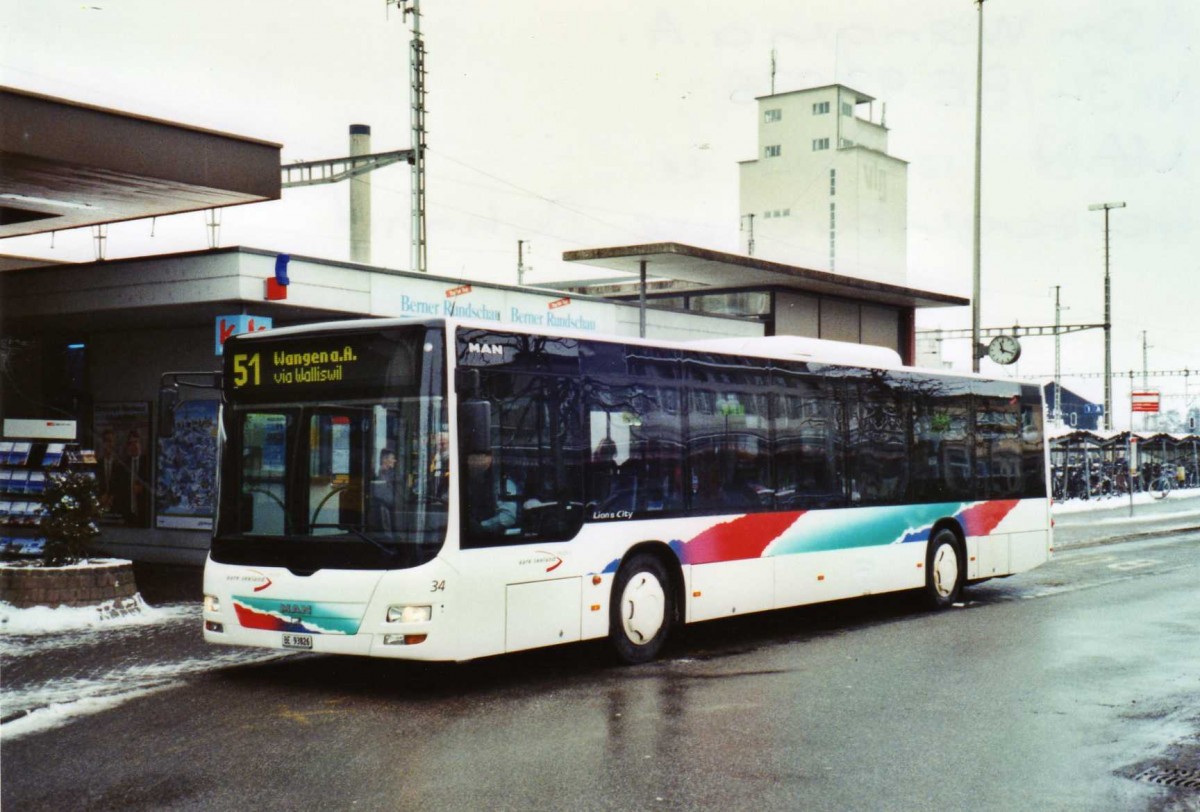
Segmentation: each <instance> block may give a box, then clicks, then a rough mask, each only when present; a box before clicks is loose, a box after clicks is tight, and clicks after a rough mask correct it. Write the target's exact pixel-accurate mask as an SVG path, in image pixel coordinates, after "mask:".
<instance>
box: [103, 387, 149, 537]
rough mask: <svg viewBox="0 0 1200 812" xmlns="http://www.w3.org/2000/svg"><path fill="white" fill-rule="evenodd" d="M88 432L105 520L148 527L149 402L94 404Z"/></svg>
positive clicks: (112, 522) (131, 525) (129, 525)
mask: <svg viewBox="0 0 1200 812" xmlns="http://www.w3.org/2000/svg"><path fill="white" fill-rule="evenodd" d="M92 431H93V435H92V437H93V442H94V443H95V444H96V480H97V482H98V483H99V485H100V506H101V509H102V510H103V511H104V513H103V518H104V520H105V522H107V523H109V524H122V525H125V526H127V527H149V526H150V483H151V477H152V473H151V464H152V463H151V460H150V402H149V401H128V402H119V403H97V404H96V405H95V407H94V408H93V410H92Z"/></svg>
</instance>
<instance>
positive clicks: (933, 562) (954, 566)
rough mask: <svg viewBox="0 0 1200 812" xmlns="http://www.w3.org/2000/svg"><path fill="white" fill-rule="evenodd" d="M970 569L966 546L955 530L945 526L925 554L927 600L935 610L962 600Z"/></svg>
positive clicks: (931, 541) (934, 537)
mask: <svg viewBox="0 0 1200 812" xmlns="http://www.w3.org/2000/svg"><path fill="white" fill-rule="evenodd" d="M966 576H967V569H966V567H965V566H963V555H962V546H961V545H960V544H959V543H958V536H956V535H955V534H954V531H953V530H950V529H949V528H945V527H943V528H942V529H941V530H939V531H938V532H937V533H935V534H934V536H933V538H932V539H930V540H929V549H928V550H927V552H926V553H925V597H926V599H927V600H928V602H929V605H930V606H931V607H932V608H934V609H945V608H946V607H947V606H951V605H953V604H955V603H957V602H958V600H959V599H960V598H961V597H962V590H963V582H964V581H965V580H966Z"/></svg>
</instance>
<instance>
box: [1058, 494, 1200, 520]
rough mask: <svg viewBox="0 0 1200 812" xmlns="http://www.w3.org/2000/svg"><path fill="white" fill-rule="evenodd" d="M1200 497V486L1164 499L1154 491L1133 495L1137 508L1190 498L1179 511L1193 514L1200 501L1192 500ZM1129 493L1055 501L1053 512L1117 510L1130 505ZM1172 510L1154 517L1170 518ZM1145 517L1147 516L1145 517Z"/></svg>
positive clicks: (1199, 509) (1197, 509)
mask: <svg viewBox="0 0 1200 812" xmlns="http://www.w3.org/2000/svg"><path fill="white" fill-rule="evenodd" d="M1196 498H1200V488H1188V489H1185V490H1177V491H1171V493H1170V494H1168V495H1167V496H1166V498H1164V499H1156V498H1155V497H1154V494H1152V493H1135V494H1134V495H1133V505H1134V507H1135V508H1136V507H1137V506H1138V505H1161V506H1164V509H1165V507H1166V506H1168V505H1172V504H1175V503H1177V502H1180V501H1181V500H1184V499H1187V500H1189V502H1188V504H1187V506H1186V507H1184V506H1181V507H1180V510H1179V511H1177V512H1178V513H1180V514H1192V513H1196V512H1198V511H1200V503H1196V502H1192V501H1190V500H1192V499H1196ZM1129 502H1130V500H1129V494H1124V495H1121V496H1111V497H1108V498H1098V499H1068V500H1067V501H1065V502H1055V503H1054V507H1053V508H1052V512H1053V513H1054V515H1055V516H1058V515H1061V514H1065V513H1087V512H1090V511H1097V510H1116V509H1118V508H1123V507H1128V506H1129ZM1170 513H1171V511H1169V510H1166V511H1165V512H1162V513H1155V514H1154V518H1156V519H1159V518H1163V519H1165V518H1168V517H1169V514H1170ZM1143 518H1145V517H1143Z"/></svg>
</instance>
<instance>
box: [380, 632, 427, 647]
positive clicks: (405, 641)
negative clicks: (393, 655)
mask: <svg viewBox="0 0 1200 812" xmlns="http://www.w3.org/2000/svg"><path fill="white" fill-rule="evenodd" d="M428 636H429V635H427V634H385V635H384V636H383V644H384V645H385V646H415V645H417V644H418V643H424V642H425V638H426V637H428Z"/></svg>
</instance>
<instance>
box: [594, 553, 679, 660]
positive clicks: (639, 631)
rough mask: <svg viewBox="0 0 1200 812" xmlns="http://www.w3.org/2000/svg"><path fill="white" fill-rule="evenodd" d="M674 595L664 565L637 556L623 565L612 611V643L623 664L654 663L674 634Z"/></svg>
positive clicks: (618, 577) (610, 627) (610, 620)
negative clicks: (670, 634) (671, 632)
mask: <svg viewBox="0 0 1200 812" xmlns="http://www.w3.org/2000/svg"><path fill="white" fill-rule="evenodd" d="M672 617H674V596H673V595H672V593H671V580H670V578H669V577H668V575H667V569H666V567H664V566H663V563H662V562H661V561H660V560H658V559H657V558H655V557H654V556H650V555H635V556H634V557H633V558H631V559H629V560H628V561H626V562H625V563H624V564H622V565H621V569H619V570H618V571H617V577H616V580H615V581H614V582H613V600H612V608H611V609H610V611H609V630H608V636H609V640H610V641H611V642H612V646H613V650H614V651H615V652H616V655H617V658H618V659H620V660H621V662H624V663H629V664H636V663H645V662H649V661H650V660H653V659H654V658H655V657H657V656H658V653H659V651H661V650H662V647H663V645H664V644H665V643H666V641H667V635H668V634H669V633H670V631H671V619H672Z"/></svg>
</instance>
